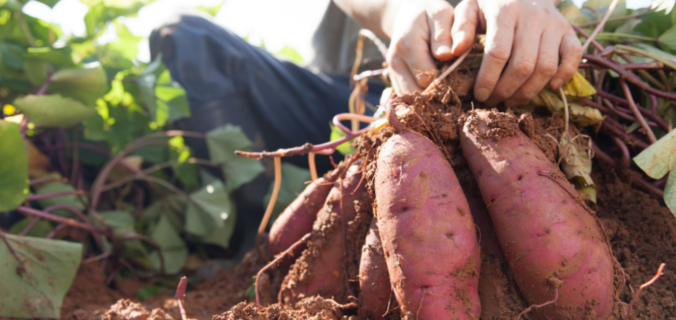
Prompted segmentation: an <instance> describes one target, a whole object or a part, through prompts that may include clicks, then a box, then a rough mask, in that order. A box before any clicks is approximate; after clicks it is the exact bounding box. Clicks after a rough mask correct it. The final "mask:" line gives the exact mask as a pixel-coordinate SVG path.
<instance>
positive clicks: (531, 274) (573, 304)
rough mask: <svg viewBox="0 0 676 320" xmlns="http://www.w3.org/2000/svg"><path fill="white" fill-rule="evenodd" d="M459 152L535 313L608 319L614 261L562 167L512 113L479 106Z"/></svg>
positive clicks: (464, 132)
mask: <svg viewBox="0 0 676 320" xmlns="http://www.w3.org/2000/svg"><path fill="white" fill-rule="evenodd" d="M460 140H461V146H462V152H463V155H464V156H465V159H466V160H467V163H468V164H469V167H470V169H471V171H472V173H473V174H474V176H475V178H476V180H477V183H478V185H479V189H480V190H481V195H482V197H483V200H484V202H485V203H486V206H487V207H488V210H489V213H490V216H491V219H492V220H493V224H494V226H495V230H496V233H497V236H498V239H499V241H500V244H501V246H502V249H503V251H504V253H505V256H506V257H507V261H508V262H509V266H510V269H511V270H512V273H513V275H514V278H515V280H516V283H517V284H518V286H519V288H520V290H521V293H522V294H523V296H524V297H525V298H526V300H527V301H528V302H529V303H531V304H543V303H545V302H548V301H552V300H553V299H554V298H555V297H556V295H557V292H558V299H557V300H556V302H555V303H553V304H549V305H547V306H544V307H540V308H535V309H533V310H532V311H531V314H532V315H533V316H535V318H536V319H606V318H607V317H608V316H609V315H610V314H611V312H612V310H613V303H614V283H613V282H614V265H613V259H614V258H613V256H612V253H611V252H610V251H609V250H610V248H609V245H608V243H607V240H606V237H605V234H604V233H603V232H602V229H601V228H600V227H599V225H598V224H597V220H596V219H595V217H594V216H593V213H591V212H590V211H588V209H586V208H585V207H584V205H583V202H582V200H581V199H579V197H578V196H577V193H576V191H575V189H574V188H573V186H572V185H570V183H568V181H567V180H566V179H565V177H564V176H563V174H562V173H561V172H560V171H559V168H558V167H557V166H556V165H555V164H553V163H552V162H550V161H549V160H547V158H546V157H545V155H544V153H542V151H541V150H540V149H539V148H538V147H537V146H536V145H535V144H534V143H533V142H532V141H531V140H530V138H528V137H527V136H526V135H525V134H524V133H522V132H521V131H520V130H519V129H518V125H517V122H516V118H515V117H514V116H513V115H511V114H505V113H498V112H496V111H485V110H479V111H476V112H474V113H472V114H470V115H469V117H468V119H467V121H466V122H465V124H464V128H463V130H462V132H461V136H460Z"/></svg>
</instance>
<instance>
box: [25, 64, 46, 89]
mask: <svg viewBox="0 0 676 320" xmlns="http://www.w3.org/2000/svg"><path fill="white" fill-rule="evenodd" d="M23 69H24V70H25V71H26V77H28V81H30V82H31V84H32V85H34V86H40V85H42V84H43V83H44V82H45V80H47V73H48V72H49V65H47V63H46V62H44V61H40V60H37V59H27V60H26V61H24V63H23Z"/></svg>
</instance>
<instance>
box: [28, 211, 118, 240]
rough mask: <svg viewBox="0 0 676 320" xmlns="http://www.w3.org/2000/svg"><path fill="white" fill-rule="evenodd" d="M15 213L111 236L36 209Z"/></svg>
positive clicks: (95, 228)
mask: <svg viewBox="0 0 676 320" xmlns="http://www.w3.org/2000/svg"><path fill="white" fill-rule="evenodd" d="M16 211H17V212H19V213H23V214H25V215H29V216H33V217H40V218H42V219H46V220H50V221H54V222H58V223H61V224H67V225H69V226H71V227H76V228H80V229H85V230H89V231H91V232H96V233H100V234H103V235H106V236H111V233H110V232H108V231H106V230H103V229H100V228H97V227H94V226H91V225H87V224H84V223H82V222H78V221H75V220H73V219H70V218H64V217H60V216H57V215H54V214H51V213H49V212H44V211H40V210H36V209H33V208H29V207H24V206H21V207H18V208H16Z"/></svg>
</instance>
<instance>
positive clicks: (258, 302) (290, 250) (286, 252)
mask: <svg viewBox="0 0 676 320" xmlns="http://www.w3.org/2000/svg"><path fill="white" fill-rule="evenodd" d="M311 235H312V234H311V233H306V234H305V235H304V236H303V237H302V238H300V240H298V241H296V243H294V244H292V245H291V246H290V247H289V248H288V249H286V250H284V252H282V253H280V254H278V255H277V257H275V260H272V262H270V263H268V264H267V265H266V266H265V267H263V268H262V269H261V270H260V271H258V274H256V282H255V283H254V290H255V291H256V307H257V308H258V310H262V308H263V307H262V306H261V300H260V294H259V293H258V279H260V278H261V275H263V273H265V271H267V270H268V269H270V268H272V267H273V266H275V265H276V264H277V263H279V262H280V261H282V259H284V258H285V257H286V256H287V255H289V254H292V253H293V252H294V251H295V250H296V248H298V247H299V246H300V245H302V244H304V243H305V242H306V241H307V240H308V239H310V236H311ZM280 294H281V291H280ZM281 298H282V297H281V296H280V297H279V304H282V303H283V301H282V299H281Z"/></svg>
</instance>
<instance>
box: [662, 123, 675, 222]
mask: <svg viewBox="0 0 676 320" xmlns="http://www.w3.org/2000/svg"><path fill="white" fill-rule="evenodd" d="M672 131H673V130H672ZM664 203H666V204H667V208H669V210H671V213H673V214H674V216H676V170H672V171H671V173H669V179H667V185H666V186H665V187H664Z"/></svg>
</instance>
